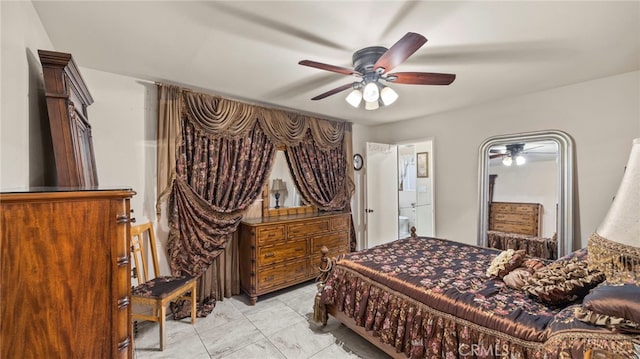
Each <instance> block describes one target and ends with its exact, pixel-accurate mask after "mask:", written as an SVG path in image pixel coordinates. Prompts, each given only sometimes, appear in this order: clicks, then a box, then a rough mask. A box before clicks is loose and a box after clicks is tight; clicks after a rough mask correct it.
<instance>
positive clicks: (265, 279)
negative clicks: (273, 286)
mask: <svg viewBox="0 0 640 359" xmlns="http://www.w3.org/2000/svg"><path fill="white" fill-rule="evenodd" d="M274 279H275V276H272V275H270V276H268V277H264V281H265V282H268V281H271V280H274Z"/></svg>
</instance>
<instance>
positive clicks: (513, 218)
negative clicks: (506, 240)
mask: <svg viewBox="0 0 640 359" xmlns="http://www.w3.org/2000/svg"><path fill="white" fill-rule="evenodd" d="M491 219H492V220H494V221H500V222H513V223H518V224H528V225H534V226H535V225H536V224H537V223H538V217H537V216H533V215H531V214H518V213H492V214H491Z"/></svg>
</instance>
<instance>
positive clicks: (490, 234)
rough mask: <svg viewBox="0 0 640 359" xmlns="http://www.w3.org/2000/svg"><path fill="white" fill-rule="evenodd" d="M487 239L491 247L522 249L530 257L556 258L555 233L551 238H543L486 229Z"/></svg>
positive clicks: (556, 242)
mask: <svg viewBox="0 0 640 359" xmlns="http://www.w3.org/2000/svg"><path fill="white" fill-rule="evenodd" d="M487 241H488V245H489V247H491V248H496V249H502V250H506V249H513V250H524V251H525V253H526V254H527V255H528V256H530V257H537V258H542V259H556V258H557V256H558V241H557V239H556V236H555V235H554V236H553V237H552V238H543V237H532V236H528V235H524V234H517V233H506V232H500V231H493V230H490V231H487Z"/></svg>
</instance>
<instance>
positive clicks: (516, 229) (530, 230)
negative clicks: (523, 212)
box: [493, 223, 536, 236]
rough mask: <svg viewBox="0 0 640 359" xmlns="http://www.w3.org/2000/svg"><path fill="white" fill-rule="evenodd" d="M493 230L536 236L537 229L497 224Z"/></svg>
mask: <svg viewBox="0 0 640 359" xmlns="http://www.w3.org/2000/svg"><path fill="white" fill-rule="evenodd" d="M493 230H495V231H500V232H506V233H516V234H526V235H530V236H535V235H536V233H535V232H536V229H535V228H532V227H531V226H525V225H521V224H509V223H496V224H495V225H494V228H493Z"/></svg>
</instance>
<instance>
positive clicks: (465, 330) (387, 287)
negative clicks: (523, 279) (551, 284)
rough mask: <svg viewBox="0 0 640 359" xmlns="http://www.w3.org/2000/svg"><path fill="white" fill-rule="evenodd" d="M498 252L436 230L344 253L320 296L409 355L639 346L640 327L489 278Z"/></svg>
mask: <svg viewBox="0 0 640 359" xmlns="http://www.w3.org/2000/svg"><path fill="white" fill-rule="evenodd" d="M496 255H497V251H495V250H491V249H487V248H480V247H475V246H469V245H464V244H461V243H456V242H450V241H446V240H439V239H435V238H424V237H418V238H407V239H401V240H397V241H394V242H391V243H388V244H383V245H380V246H376V247H373V248H370V249H367V250H363V251H359V252H355V253H350V254H348V255H346V256H345V257H344V258H342V259H339V260H338V261H337V262H336V264H335V265H334V266H333V267H332V269H331V271H330V272H329V273H328V275H327V279H326V281H325V283H324V286H321V288H322V292H321V295H320V302H321V303H323V304H331V305H332V306H333V307H334V309H335V310H338V311H340V312H343V313H344V314H345V315H346V316H347V317H349V318H352V320H353V322H354V324H355V325H357V326H361V327H363V328H364V329H365V330H367V331H369V332H371V333H372V334H373V336H374V337H377V338H379V340H380V341H381V342H383V343H387V344H389V345H391V346H393V347H395V348H396V351H397V352H401V353H404V354H405V355H406V356H407V357H409V358H473V357H480V358H487V357H488V358H497V357H509V358H551V359H553V358H582V357H583V355H584V351H585V350H588V349H599V350H602V351H607V352H611V353H618V354H621V355H624V356H627V357H628V356H629V355H630V353H633V339H634V338H636V339H637V338H639V337H638V336H629V335H622V334H618V333H612V332H611V331H609V330H607V329H606V328H599V327H596V326H593V325H590V324H588V323H585V322H582V321H579V320H577V319H576V318H575V315H574V306H568V307H566V308H562V307H550V306H547V305H545V304H543V303H540V302H538V301H536V300H534V299H532V298H529V297H528V296H527V295H526V293H525V292H523V291H518V290H513V289H511V288H509V287H507V286H506V285H505V284H504V283H503V282H502V281H501V280H499V279H492V278H487V277H486V275H485V273H484V272H485V268H486V267H487V266H488V265H489V263H490V262H491V261H492V260H493V258H495V256H496ZM473 348H475V353H476V354H473V353H472V350H474V349H473ZM478 350H483V353H484V354H483V355H478V354H477V353H478ZM500 353H501V354H500ZM498 354H500V355H498Z"/></svg>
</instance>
